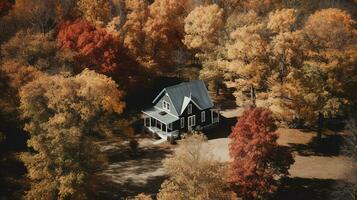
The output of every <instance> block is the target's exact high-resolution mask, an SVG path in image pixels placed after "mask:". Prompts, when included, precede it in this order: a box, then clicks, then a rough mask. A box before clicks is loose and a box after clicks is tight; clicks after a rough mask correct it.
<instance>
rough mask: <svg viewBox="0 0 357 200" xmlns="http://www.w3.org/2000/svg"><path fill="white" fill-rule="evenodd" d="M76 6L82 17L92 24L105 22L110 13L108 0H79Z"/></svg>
mask: <svg viewBox="0 0 357 200" xmlns="http://www.w3.org/2000/svg"><path fill="white" fill-rule="evenodd" d="M77 6H78V9H79V10H80V11H81V12H82V15H83V16H84V18H85V19H86V20H87V21H89V22H91V23H92V24H93V25H97V24H106V23H107V22H108V21H109V20H110V18H111V15H112V13H111V12H112V5H111V3H110V1H109V0H79V1H77Z"/></svg>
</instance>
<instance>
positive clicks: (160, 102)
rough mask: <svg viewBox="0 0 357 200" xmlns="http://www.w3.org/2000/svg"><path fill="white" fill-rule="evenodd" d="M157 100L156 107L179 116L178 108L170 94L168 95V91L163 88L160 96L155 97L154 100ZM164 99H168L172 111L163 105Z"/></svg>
mask: <svg viewBox="0 0 357 200" xmlns="http://www.w3.org/2000/svg"><path fill="white" fill-rule="evenodd" d="M155 101H156V103H155V106H154V107H156V108H158V109H161V110H164V111H166V112H168V113H170V114H172V115H174V116H178V112H177V111H176V108H175V107H174V105H173V103H172V101H171V99H170V96H169V95H167V92H166V91H165V89H164V90H163V92H161V93H160V94H159V96H157V97H156V98H155V100H154V102H155ZM164 101H166V102H167V103H169V104H170V111H168V110H166V109H164V107H163V104H164Z"/></svg>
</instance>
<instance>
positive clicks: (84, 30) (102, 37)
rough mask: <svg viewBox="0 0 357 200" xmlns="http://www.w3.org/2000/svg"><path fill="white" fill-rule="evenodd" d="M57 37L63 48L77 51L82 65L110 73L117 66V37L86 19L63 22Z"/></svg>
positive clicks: (118, 51)
mask: <svg viewBox="0 0 357 200" xmlns="http://www.w3.org/2000/svg"><path fill="white" fill-rule="evenodd" d="M57 37H58V41H59V43H60V46H61V47H62V48H63V49H66V48H68V49H71V50H73V51H74V52H76V53H78V59H79V60H80V62H82V63H83V66H88V67H90V68H91V69H94V70H96V71H98V72H103V73H111V72H114V71H115V70H117V69H118V68H119V61H120V58H119V57H120V53H121V52H120V51H121V50H122V49H121V44H120V42H119V40H118V38H117V37H115V36H112V35H111V34H109V33H107V32H106V30H105V29H102V28H95V27H94V26H92V25H91V24H90V23H88V22H87V21H85V20H80V19H77V20H75V21H67V22H64V23H63V24H62V25H61V26H60V30H59V33H58V36H57ZM77 70H78V69H77ZM79 71H80V69H79ZM122 73H125V72H122Z"/></svg>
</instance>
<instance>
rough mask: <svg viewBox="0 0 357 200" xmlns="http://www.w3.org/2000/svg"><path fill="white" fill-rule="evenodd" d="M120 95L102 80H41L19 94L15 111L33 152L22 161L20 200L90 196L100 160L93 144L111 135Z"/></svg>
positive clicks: (85, 76)
mask: <svg viewBox="0 0 357 200" xmlns="http://www.w3.org/2000/svg"><path fill="white" fill-rule="evenodd" d="M122 98H123V92H122V91H120V90H119V89H118V86H117V84H116V83H115V82H114V81H113V80H111V79H110V78H108V77H106V76H105V75H101V74H97V73H95V72H94V71H90V70H84V71H83V72H82V73H80V74H78V75H76V76H74V77H64V76H60V75H55V76H47V75H42V76H41V77H39V78H38V79H36V80H34V81H32V82H30V83H28V84H27V85H25V86H24V87H22V88H21V91H20V99H21V105H20V109H21V112H22V117H23V119H25V120H26V124H25V128H24V130H25V131H27V132H28V133H29V136H30V139H29V140H28V142H27V144H28V146H29V147H30V148H31V149H32V151H30V152H27V153H24V154H22V156H21V158H22V160H23V162H24V163H25V166H26V168H27V170H28V177H29V178H30V180H31V187H30V190H29V191H27V192H26V195H25V199H85V198H88V197H90V195H93V194H94V193H93V192H94V190H95V189H94V188H95V183H96V182H95V180H96V178H97V176H96V172H97V171H98V170H100V169H101V168H102V167H103V164H104V163H105V159H104V157H103V155H102V154H101V153H100V151H99V148H98V146H97V144H96V143H95V142H94V139H95V138H96V137H98V136H100V135H102V136H108V135H110V134H111V133H112V131H113V130H115V127H114V125H115V124H118V123H116V122H117V120H118V115H119V114H120V113H122V111H123V109H124V106H125V104H124V103H123V101H122Z"/></svg>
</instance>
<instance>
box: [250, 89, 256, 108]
mask: <svg viewBox="0 0 357 200" xmlns="http://www.w3.org/2000/svg"><path fill="white" fill-rule="evenodd" d="M255 99H256V96H255V88H254V86H253V85H251V86H250V101H251V103H252V106H253V107H255V106H256V105H255Z"/></svg>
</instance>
